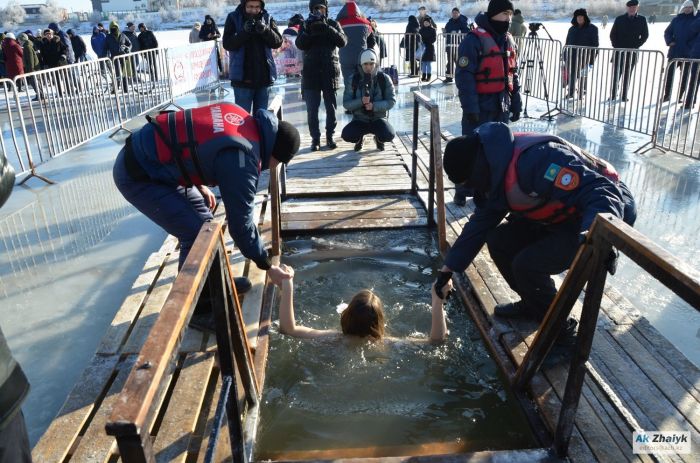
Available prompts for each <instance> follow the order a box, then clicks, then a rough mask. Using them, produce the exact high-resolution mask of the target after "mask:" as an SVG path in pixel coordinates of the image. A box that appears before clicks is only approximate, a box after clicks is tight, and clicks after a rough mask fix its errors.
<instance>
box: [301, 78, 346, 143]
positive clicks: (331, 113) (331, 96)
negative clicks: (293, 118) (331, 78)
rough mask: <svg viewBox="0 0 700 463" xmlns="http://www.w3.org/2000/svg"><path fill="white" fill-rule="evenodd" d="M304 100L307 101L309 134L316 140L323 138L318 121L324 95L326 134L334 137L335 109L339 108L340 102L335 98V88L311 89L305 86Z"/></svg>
mask: <svg viewBox="0 0 700 463" xmlns="http://www.w3.org/2000/svg"><path fill="white" fill-rule="evenodd" d="M303 94H304V101H305V102H306V122H307V123H308V124H309V134H310V135H311V138H312V139H313V140H315V141H319V140H320V139H321V129H320V128H319V122H318V108H319V107H320V106H321V97H322V96H323V105H324V106H325V108H326V136H327V137H332V136H333V132H335V126H336V124H337V122H336V117H335V111H336V109H337V108H338V103H337V102H336V99H335V90H323V91H321V90H311V89H308V88H305V89H304V90H303Z"/></svg>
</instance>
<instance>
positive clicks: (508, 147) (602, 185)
mask: <svg viewBox="0 0 700 463" xmlns="http://www.w3.org/2000/svg"><path fill="white" fill-rule="evenodd" d="M477 132H478V134H479V136H480V138H481V143H482V145H483V148H484V151H485V153H484V154H485V157H484V158H485V161H486V163H487V164H488V168H489V172H490V180H491V181H490V190H489V191H488V192H487V193H481V192H479V191H477V192H476V196H475V197H474V201H475V204H476V209H475V211H474V214H472V216H471V217H470V218H469V222H467V224H466V225H465V226H464V228H463V229H462V233H461V234H460V235H459V238H457V240H456V241H455V243H454V246H452V248H451V249H450V251H449V253H448V254H447V258H446V259H445V265H447V266H448V267H449V268H450V269H452V270H453V271H456V272H462V271H464V269H466V268H467V267H468V266H469V264H470V263H471V262H472V260H473V259H474V257H475V256H476V255H477V254H478V252H479V250H480V249H481V247H482V246H483V245H484V243H485V242H486V239H487V237H488V235H489V232H490V231H491V230H493V229H494V228H496V226H498V224H500V223H501V221H502V220H503V219H504V218H505V217H506V215H508V214H509V213H510V212H511V211H510V209H509V207H508V201H507V199H506V193H505V174H506V169H507V168H508V165H509V164H510V161H511V159H512V156H513V143H514V138H513V133H512V132H511V131H510V129H509V128H508V126H507V125H505V124H502V123H486V124H483V125H481V126H480V127H479V128H478V129H477ZM478 165H479V162H478V161H477V168H478ZM552 165H555V166H558V167H562V168H563V167H565V168H567V169H570V170H572V171H574V172H575V173H577V174H578V176H579V179H580V180H579V186H578V187H577V188H576V189H574V190H571V191H565V190H563V189H559V188H557V187H555V186H554V182H553V181H552V180H549V179H548V177H547V173H548V171H549V169H550V168H551V166H552ZM517 172H518V182H519V184H520V187H521V188H522V189H523V191H525V192H526V193H535V194H537V196H539V197H550V198H551V199H553V200H559V201H561V202H562V203H564V205H565V206H567V207H570V206H574V207H576V208H577V209H578V211H579V212H580V213H581V219H580V226H579V231H580V232H585V231H587V230H588V229H589V228H590V226H591V224H592V223H593V220H594V219H595V216H596V214H598V213H611V214H613V215H615V216H617V217H620V218H623V219H624V220H625V221H626V222H628V223H634V219H635V216H634V200H633V199H632V197H631V194H629V193H628V190H627V187H626V186H624V184H622V183H620V184H619V185H616V184H615V183H613V182H612V181H610V180H609V179H607V178H606V177H604V176H602V175H600V174H598V173H597V172H595V171H593V170H591V169H589V168H588V167H586V166H585V165H584V164H583V163H582V162H581V160H580V159H579V158H578V157H577V156H576V155H575V154H574V153H573V152H572V151H571V150H570V149H569V148H568V147H566V146H565V145H561V144H559V143H553V142H547V143H541V144H539V145H535V146H533V147H531V148H529V149H527V150H525V151H524V152H523V153H522V154H521V156H520V159H519V161H518V165H517ZM625 213H627V217H626V216H625ZM551 226H553V227H556V226H559V225H551Z"/></svg>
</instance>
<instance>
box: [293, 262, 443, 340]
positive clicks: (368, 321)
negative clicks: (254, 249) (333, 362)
mask: <svg viewBox="0 0 700 463" xmlns="http://www.w3.org/2000/svg"><path fill="white" fill-rule="evenodd" d="M281 268H282V269H284V270H285V271H286V272H289V273H290V274H291V275H292V277H291V278H289V279H286V280H282V284H281V285H280V286H281V289H282V301H281V303H280V332H281V333H283V334H287V335H290V336H294V337H297V338H324V337H333V336H338V335H340V334H341V332H339V331H337V330H317V329H315V328H309V327H306V326H301V325H297V324H296V321H295V320H294V269H292V268H291V267H289V266H287V265H282V266H281ZM448 285H449V286H446V290H444V294H449V291H450V289H451V288H452V283H451V282H448ZM431 287H432V290H431V293H432V322H431V328H430V341H431V342H439V341H442V340H444V339H445V337H446V336H447V323H446V322H445V311H444V308H443V305H444V304H445V302H446V298H445V299H441V298H440V297H439V296H438V295H437V293H436V292H435V285H431ZM340 326H341V328H342V334H344V335H348V336H357V337H360V338H370V339H372V340H380V339H382V338H383V337H384V309H383V305H382V301H381V299H379V297H378V296H377V295H376V294H374V293H373V292H372V291H370V290H368V289H363V290H362V291H360V292H359V293H357V294H355V296H353V298H352V300H351V301H350V303H349V304H348V306H347V307H346V308H345V310H343V312H342V314H341V315H340Z"/></svg>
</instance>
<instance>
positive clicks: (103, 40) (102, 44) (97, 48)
mask: <svg viewBox="0 0 700 463" xmlns="http://www.w3.org/2000/svg"><path fill="white" fill-rule="evenodd" d="M90 45H92V51H94V52H95V54H96V55H97V57H98V58H106V57H107V36H106V35H105V33H104V32H100V30H99V29H98V28H97V26H95V27H93V28H92V37H91V38H90Z"/></svg>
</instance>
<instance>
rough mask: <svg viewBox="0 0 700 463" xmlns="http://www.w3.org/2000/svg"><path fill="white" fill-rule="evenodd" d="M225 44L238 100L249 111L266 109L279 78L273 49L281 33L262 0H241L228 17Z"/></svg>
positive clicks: (278, 41)
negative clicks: (273, 87) (271, 91)
mask: <svg viewBox="0 0 700 463" xmlns="http://www.w3.org/2000/svg"><path fill="white" fill-rule="evenodd" d="M223 45H224V48H225V49H226V50H228V51H229V76H230V78H231V87H233V94H234V96H235V98H236V104H237V105H238V106H240V107H242V108H243V109H245V110H246V111H248V112H250V111H251V108H252V111H257V110H258V109H267V104H268V100H269V97H270V87H271V86H272V84H273V83H274V82H275V80H276V79H277V67H276V66H275V60H274V58H273V57H272V49H276V48H279V47H281V46H282V35H281V34H280V33H279V31H278V30H277V24H276V23H275V20H274V19H272V17H271V16H270V15H269V14H268V13H267V11H266V10H265V2H263V1H261V0H241V4H240V5H238V7H237V8H236V9H235V10H234V11H233V12H231V13H229V15H228V17H227V18H226V25H225V26H224V39H223Z"/></svg>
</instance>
